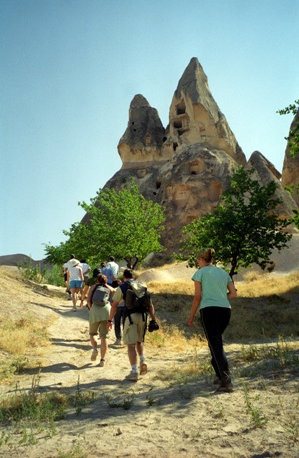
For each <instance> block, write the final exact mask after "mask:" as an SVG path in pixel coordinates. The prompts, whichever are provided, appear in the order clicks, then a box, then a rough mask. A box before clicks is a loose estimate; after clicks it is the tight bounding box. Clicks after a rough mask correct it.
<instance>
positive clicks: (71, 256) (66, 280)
mask: <svg viewBox="0 0 299 458" xmlns="http://www.w3.org/2000/svg"><path fill="white" fill-rule="evenodd" d="M71 259H75V256H74V255H73V254H71V255H70V259H69V260H68V261H67V262H65V263H64V264H63V266H62V272H63V279H64V283H65V286H66V292H67V294H68V299H69V300H71V299H72V295H71V292H70V289H69V283H68V276H67V275H68V274H67V272H68V268H69V266H70V264H69V262H70V260H71Z"/></svg>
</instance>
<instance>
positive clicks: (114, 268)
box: [106, 261, 119, 280]
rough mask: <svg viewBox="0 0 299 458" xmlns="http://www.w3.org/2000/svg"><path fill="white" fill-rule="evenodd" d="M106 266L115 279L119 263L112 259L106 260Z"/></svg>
mask: <svg viewBox="0 0 299 458" xmlns="http://www.w3.org/2000/svg"><path fill="white" fill-rule="evenodd" d="M106 267H109V268H110V269H111V270H112V275H113V277H114V279H115V280H116V279H117V275H118V271H119V265H118V264H116V262H114V261H109V262H107V264H106Z"/></svg>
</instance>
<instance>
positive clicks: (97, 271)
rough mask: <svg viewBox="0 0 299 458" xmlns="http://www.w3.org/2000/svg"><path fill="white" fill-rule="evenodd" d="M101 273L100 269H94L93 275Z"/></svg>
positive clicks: (94, 276)
mask: <svg viewBox="0 0 299 458" xmlns="http://www.w3.org/2000/svg"><path fill="white" fill-rule="evenodd" d="M100 273H101V271H100V269H93V272H92V277H93V278H96V277H97V276H98V275H99V274H100Z"/></svg>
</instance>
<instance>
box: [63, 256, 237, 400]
mask: <svg viewBox="0 0 299 458" xmlns="http://www.w3.org/2000/svg"><path fill="white" fill-rule="evenodd" d="M214 256H215V252H214V250H213V249H212V248H208V249H205V250H202V251H201V252H200V253H199V254H198V257H197V263H198V270H197V271H196V272H195V274H194V275H193V277H192V280H193V281H194V299H193V302H192V307H191V311H190V316H189V319H188V321H187V324H188V325H189V326H192V325H193V321H194V318H195V314H196V312H197V309H198V307H199V309H200V319H201V323H202V326H203V329H204V333H205V336H206V338H207V341H208V345H209V349H210V353H211V357H212V359H211V363H212V366H213V368H214V371H215V375H216V377H215V379H214V382H213V383H214V384H215V385H217V390H216V391H218V392H231V391H233V386H232V383H231V376H230V370H229V366H228V361H227V358H226V355H225V353H224V350H223V341H222V334H223V332H224V331H225V329H226V327H227V326H228V324H229V321H230V316H231V306H230V302H229V299H231V298H234V297H236V296H237V291H236V289H235V286H234V283H233V281H232V279H231V277H230V276H229V275H228V273H227V272H226V271H225V270H223V269H222V268H220V267H217V266H215V265H214V264H213V260H214ZM63 269H64V272H65V273H66V282H67V290H68V291H69V292H70V294H71V297H72V301H73V310H76V304H77V300H78V294H79V292H81V303H80V306H81V307H82V306H83V304H84V302H83V301H84V298H85V296H86V294H87V307H88V309H89V336H90V343H91V346H92V354H91V360H92V361H96V359H97V357H98V343H97V340H96V339H95V336H97V335H99V337H100V363H99V366H100V367H103V366H104V365H105V356H106V353H107V348H108V346H107V335H108V332H109V331H110V330H111V328H112V323H114V330H115V336H116V341H115V344H117V345H120V344H121V338H122V337H123V343H124V344H125V345H127V349H128V358H129V362H130V365H131V371H130V373H129V374H128V375H127V376H126V380H129V381H133V382H137V380H138V379H139V376H140V375H145V374H146V373H147V363H146V359H145V356H144V336H145V333H146V330H147V329H148V330H149V331H150V332H152V331H154V330H158V329H159V325H158V324H157V321H156V318H155V309H154V305H153V303H152V300H151V297H150V295H149V293H148V291H147V288H146V287H145V286H144V285H143V284H142V283H140V282H139V281H137V280H136V279H135V278H134V275H133V272H132V271H131V270H130V269H125V270H124V271H123V273H122V280H120V278H119V277H120V272H119V266H118V264H117V263H116V262H115V259H114V257H113V256H111V257H110V258H109V260H108V262H107V263H104V262H102V263H101V264H100V266H99V268H97V269H94V271H93V274H92V277H89V273H90V271H91V268H90V266H89V265H88V264H87V263H86V262H85V260H82V261H81V262H80V261H78V260H77V259H76V258H75V257H74V255H71V257H70V259H69V261H68V262H67V263H65V264H64V265H63ZM148 315H149V317H150V322H149V324H148V323H147V319H148ZM121 327H122V328H123V329H122V331H123V332H121ZM138 358H139V360H138Z"/></svg>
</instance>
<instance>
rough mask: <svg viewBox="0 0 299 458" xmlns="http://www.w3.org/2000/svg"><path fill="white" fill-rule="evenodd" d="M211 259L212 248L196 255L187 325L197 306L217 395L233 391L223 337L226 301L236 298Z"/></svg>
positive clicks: (229, 282) (227, 317) (227, 315)
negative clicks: (213, 372)
mask: <svg viewBox="0 0 299 458" xmlns="http://www.w3.org/2000/svg"><path fill="white" fill-rule="evenodd" d="M214 257H215V251H214V250H213V248H208V249H205V250H202V251H201V252H200V253H199V254H198V258H197V263H198V267H199V269H198V270H197V271H196V272H195V274H194V275H193V277H192V280H193V281H194V288H195V292H194V299H193V303H192V308H191V311H190V316H189V319H188V321H187V324H188V325H189V326H192V324H193V320H194V317H195V314H196V311H197V309H198V306H200V307H199V309H200V310H199V311H200V319H201V323H202V326H203V329H204V333H205V335H206V338H207V341H208V345H209V349H210V352H211V356H212V360H211V363H212V366H213V369H214V371H215V374H216V378H215V380H214V384H215V385H216V384H217V385H219V386H218V388H217V391H218V392H227V393H230V392H232V391H233V386H232V383H231V376H230V371H229V366H228V361H227V358H226V355H225V353H224V350H223V342H222V334H223V332H224V331H225V329H226V327H227V326H228V324H229V321H230V316H231V306H230V303H229V299H232V298H234V297H237V290H236V288H235V286H234V283H233V281H232V279H231V277H230V276H229V274H228V273H227V272H226V271H225V270H223V269H221V268H219V267H216V266H214V265H213V264H212V262H213V259H214Z"/></svg>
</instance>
